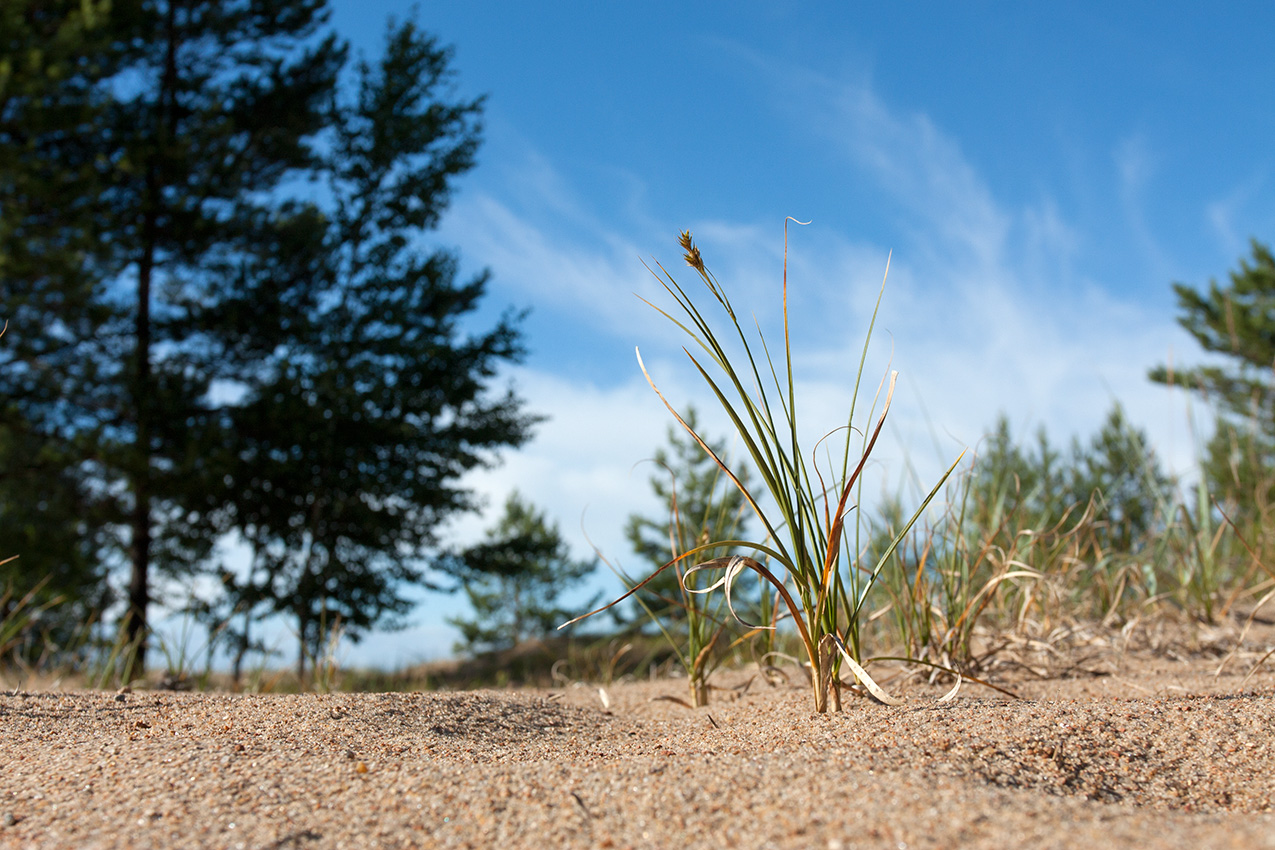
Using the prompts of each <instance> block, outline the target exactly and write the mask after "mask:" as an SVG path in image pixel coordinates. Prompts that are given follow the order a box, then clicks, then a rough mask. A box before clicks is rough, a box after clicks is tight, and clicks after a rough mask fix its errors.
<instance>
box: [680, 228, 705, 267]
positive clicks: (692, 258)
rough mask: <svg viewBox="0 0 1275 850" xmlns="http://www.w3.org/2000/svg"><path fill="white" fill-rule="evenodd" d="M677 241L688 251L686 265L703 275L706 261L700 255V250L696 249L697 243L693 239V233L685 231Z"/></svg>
mask: <svg viewBox="0 0 1275 850" xmlns="http://www.w3.org/2000/svg"><path fill="white" fill-rule="evenodd" d="M677 241H678V242H679V243H681V245H682V248H683V250H685V251H686V255H685V256H686V265H688V266H690V267H691V268H693V269H695V271H697V272H701V273H702V272H703V271H704V259H703V258H702V257H701V256H700V255H699V248H697V247H696V245H695V242H694V241H693V240H692V239H691V232H690V231H689V230H683V231H682V235H681V236H680V237H679V238H678V240H677Z"/></svg>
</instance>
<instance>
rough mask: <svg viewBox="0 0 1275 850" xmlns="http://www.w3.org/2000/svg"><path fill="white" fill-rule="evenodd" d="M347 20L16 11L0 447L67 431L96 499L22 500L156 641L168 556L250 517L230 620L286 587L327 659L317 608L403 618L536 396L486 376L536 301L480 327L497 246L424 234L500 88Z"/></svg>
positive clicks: (135, 640)
mask: <svg viewBox="0 0 1275 850" xmlns="http://www.w3.org/2000/svg"><path fill="white" fill-rule="evenodd" d="M326 19H327V11H326V7H325V3H324V0H214V2H205V3H195V4H183V3H178V2H175V0H171V1H170V0H114V2H112V3H111V4H109V5H108V4H104V3H103V4H97V3H93V2H83V3H81V2H79V0H75V2H52V3H48V2H44V0H14V2H12V3H6V4H4V8H3V10H0V20H2V21H3V22H4V24H5V26H3V27H0V197H4V198H5V202H4V204H3V205H0V303H3V304H4V305H5V309H6V310H7V311H9V314H8V315H9V318H10V324H11V331H10V334H9V335H8V336H7V337H6V338H5V339H4V341H3V342H4V345H3V347H2V348H0V398H3V399H4V400H5V407H4V409H3V410H0V453H3V452H6V451H8V450H9V449H8V445H9V444H10V443H16V442H18V441H27V440H30V441H34V442H35V443H36V444H38V445H41V446H45V447H48V452H47V453H46V458H47V459H48V462H52V463H54V464H55V465H56V467H57V468H58V469H59V470H61V471H62V473H63V475H64V477H65V478H66V479H67V480H66V482H65V483H66V484H67V489H66V492H65V493H64V494H62V495H61V496H59V499H58V500H55V502H56V504H58V505H62V504H67V505H70V504H72V503H74V502H75V500H76V499H84V500H86V501H87V502H88V504H87V505H84V506H83V508H84V509H83V510H82V511H80V512H79V513H78V515H77V520H78V523H79V524H78V525H77V526H73V527H68V526H67V525H66V523H65V522H64V520H66V519H68V518H69V517H70V509H69V508H67V509H64V508H61V507H59V508H58V509H57V510H56V511H55V510H52V509H50V510H48V511H46V512H45V514H44V515H43V517H41V516H35V515H34V514H33V513H32V511H31V509H30V508H29V507H28V503H26V502H22V501H16V502H7V503H6V506H5V508H4V510H5V511H12V512H13V513H14V518H13V520H12V521H13V522H15V523H25V524H27V525H32V526H38V525H39V524H40V523H45V524H48V525H50V527H51V528H57V529H68V528H72V529H73V530H75V531H76V534H74V535H73V537H72V539H73V540H75V541H76V543H75V545H76V546H77V547H79V549H80V550H83V551H85V552H89V551H91V552H92V554H93V556H94V557H95V558H96V560H95V563H104V564H108V565H114V564H121V563H126V564H127V565H128V566H129V571H130V581H129V591H128V611H127V613H126V615H125V621H126V623H127V625H128V629H129V642H130V644H131V645H136V646H139V654H138V658H139V662H143V661H144V659H145V642H144V639H145V635H146V612H147V608H148V606H149V603H150V599H151V595H152V585H153V584H154V581H155V576H156V573H158V574H160V575H168V576H173V577H175V578H178V579H181V580H183V581H185V580H187V579H188V578H189V577H190V576H191V575H192V573H194V572H196V571H197V570H200V569H216V568H217V567H218V566H219V565H218V564H217V563H216V559H215V554H216V553H215V544H216V543H217V541H219V540H221V539H223V538H224V535H226V534H227V533H228V532H230V533H234V534H235V535H237V537H238V538H239V539H240V540H241V541H242V542H244V543H246V544H247V546H248V547H249V549H250V550H251V551H252V553H253V562H252V565H251V568H250V571H249V572H248V574H246V575H240V574H231V575H230V576H229V578H227V579H226V580H225V581H224V582H223V583H222V584H221V587H222V589H223V590H224V591H225V596H224V597H223V598H221V599H218V600H208V601H207V608H208V612H207V616H208V617H209V619H211V620H213V621H214V622H213V625H214V627H215V628H218V629H220V628H221V627H222V626H224V625H225V624H226V622H227V621H228V620H229V619H230V616H229V615H231V614H233V615H234V620H235V621H236V622H238V621H239V620H241V619H243V620H248V621H250V620H251V619H252V618H253V617H255V616H259V615H262V614H268V613H283V614H286V615H288V616H291V617H294V618H295V619H296V622H297V624H298V632H299V634H300V638H301V641H302V643H303V645H304V647H305V650H306V651H303V652H302V653H301V657H302V658H303V659H304V658H305V657H307V655H308V656H309V657H318V655H319V652H320V649H321V642H322V640H323V634H322V631H323V630H322V628H321V627H320V623H322V622H329V623H331V622H336V621H337V620H338V619H339V621H340V622H341V624H342V628H343V629H344V630H345V633H346V634H347V635H349V636H350V637H351V638H354V639H357V637H358V636H359V635H360V634H361V633H363V632H365V631H366V630H367V629H368V628H370V627H371V626H372V625H373V624H374V623H376V624H381V625H387V626H392V625H394V624H395V623H396V622H400V621H401V615H402V614H403V613H404V612H405V610H406V607H407V605H408V603H407V601H406V599H405V597H404V596H403V595H402V591H403V590H404V589H405V588H406V587H407V586H409V585H410V584H412V583H415V582H421V581H423V580H424V579H423V574H422V571H421V568H420V566H419V565H420V564H421V563H422V562H423V558H424V557H425V556H426V554H427V552H428V550H429V549H430V547H431V546H432V545H433V544H434V543H435V542H436V541H435V540H434V529H435V528H436V526H437V524H438V523H439V522H440V521H441V520H443V519H444V518H446V517H448V516H450V515H452V514H454V513H455V512H457V511H463V510H466V509H468V508H470V507H472V504H471V501H470V497H469V495H468V494H467V492H466V491H465V490H464V489H463V488H462V487H460V486H459V483H458V482H459V480H460V478H461V477H462V476H463V475H464V474H465V472H467V471H468V470H471V469H473V468H475V467H477V466H481V465H483V464H485V463H488V462H490V461H491V460H492V456H493V452H494V451H496V450H497V449H499V448H501V447H504V446H509V445H518V444H520V443H521V442H522V441H523V440H525V439H526V438H527V437H528V435H529V433H530V428H531V425H532V424H533V421H534V420H533V418H531V417H528V416H526V415H524V414H523V413H522V412H521V402H520V400H519V399H517V398H516V397H515V396H514V395H513V394H512V393H505V394H503V395H500V394H496V395H495V396H494V397H489V395H488V388H489V385H490V383H491V382H492V380H493V379H494V376H495V373H496V370H497V367H498V365H499V364H500V363H502V362H505V361H509V360H514V359H516V358H517V357H519V356H520V355H521V351H522V349H521V341H520V336H519V333H518V331H517V328H516V324H517V319H518V317H517V316H516V315H506V316H505V317H503V318H501V319H499V320H498V321H497V322H496V324H495V327H494V328H493V329H491V330H489V331H488V332H486V333H476V332H473V331H472V330H471V329H469V328H466V332H462V330H461V321H462V319H464V318H465V317H466V316H467V315H468V314H471V313H472V312H473V311H474V310H476V308H477V305H478V302H479V301H480V299H481V297H482V296H483V294H484V292H485V284H486V279H487V278H486V274H485V273H484V274H479V275H477V276H475V277H473V278H472V279H469V280H465V281H459V280H458V279H457V277H458V265H459V264H458V260H457V259H456V258H455V257H454V256H452V255H451V254H449V253H447V252H443V251H435V252H432V253H431V252H429V251H425V250H422V248H421V237H422V235H424V234H426V233H427V232H428V231H429V230H430V229H432V228H433V227H435V226H436V224H437V223H438V220H439V217H440V216H441V214H442V212H443V210H444V209H445V208H446V206H447V203H448V201H449V199H450V193H451V191H452V182H453V180H454V178H455V177H456V176H457V175H459V174H461V173H464V172H465V171H467V170H468V169H469V168H471V167H472V166H473V164H474V155H475V151H476V149H477V146H478V143H479V117H480V112H481V99H476V100H473V99H471V100H466V99H458V98H455V97H453V96H452V93H451V72H450V69H449V61H450V52H449V51H448V50H446V49H444V48H442V47H440V46H439V45H438V44H437V43H436V42H435V41H434V39H432V38H431V37H429V36H428V35H426V34H425V33H422V32H421V31H420V30H419V29H418V28H417V27H416V26H415V25H414V24H412V23H410V22H407V23H397V24H392V25H391V26H390V27H389V31H388V36H387V41H386V49H385V52H384V54H383V56H382V57H381V58H380V59H379V60H378V61H376V62H371V63H360V64H359V65H358V66H357V67H356V68H355V69H354V72H353V75H352V78H351V79H350V80H349V85H348V86H345V85H339V83H340V81H341V79H342V70H343V69H344V68H345V67H346V59H347V49H346V47H345V46H344V45H343V44H341V43H340V42H339V41H338V39H337V37H336V36H335V35H333V34H324V33H323V32H322V29H323V27H324V24H325V22H326ZM0 495H4V496H6V498H7V496H8V494H0ZM50 504H54V502H50ZM7 521H8V519H7V517H6V516H2V515H0V523H4V522H7ZM20 554H23V555H24V556H25V554H26V553H20ZM220 575H222V576H223V577H225V576H226V575H227V571H226V570H224V569H223V570H222V571H221V572H220ZM51 589H54V590H61V588H57V587H53V586H52V585H51ZM240 615H242V617H241V616H240ZM227 636H228V638H229V639H240V638H241V639H242V641H241V642H242V645H243V646H249V647H250V646H253V645H254V641H253V639H252V638H251V636H250V635H248V634H247V632H246V628H245V629H244V631H243V633H241V634H240V635H239V636H238V637H236V636H235V635H233V634H231V633H230V632H227ZM139 641H140V642H139Z"/></svg>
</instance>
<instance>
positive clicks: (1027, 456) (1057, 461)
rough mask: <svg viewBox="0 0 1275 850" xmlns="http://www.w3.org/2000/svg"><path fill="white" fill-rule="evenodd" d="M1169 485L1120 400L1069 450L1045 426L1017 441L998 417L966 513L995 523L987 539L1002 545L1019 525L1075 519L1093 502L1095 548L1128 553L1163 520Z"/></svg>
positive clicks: (985, 525) (982, 524)
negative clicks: (1030, 438) (1029, 440)
mask: <svg viewBox="0 0 1275 850" xmlns="http://www.w3.org/2000/svg"><path fill="white" fill-rule="evenodd" d="M1172 487H1173V482H1172V481H1171V480H1170V479H1169V478H1168V476H1167V475H1165V474H1164V472H1163V471H1162V470H1161V468H1160V465H1159V461H1158V460H1157V459H1156V458H1155V456H1154V454H1153V453H1152V452H1151V449H1150V447H1149V445H1148V442H1147V437H1146V434H1145V433H1144V432H1142V431H1141V430H1140V429H1137V428H1134V427H1133V426H1131V425H1130V424H1129V423H1128V421H1127V420H1126V418H1125V415H1124V411H1123V410H1122V408H1121V407H1120V405H1119V404H1116V405H1114V406H1113V407H1112V409H1111V412H1110V413H1108V414H1107V418H1106V419H1105V420H1104V421H1103V424H1102V427H1101V428H1100V429H1099V430H1098V432H1097V433H1096V434H1095V435H1094V436H1093V437H1091V438H1090V440H1089V442H1088V444H1082V443H1080V441H1079V439H1076V440H1074V441H1073V443H1072V446H1071V451H1070V453H1069V454H1068V455H1064V454H1063V453H1062V452H1060V451H1057V450H1056V449H1054V448H1053V447H1052V446H1051V445H1050V443H1049V437H1048V435H1047V434H1046V432H1045V429H1044V428H1043V427H1042V428H1041V429H1040V430H1039V431H1038V432H1037V436H1036V439H1035V441H1034V444H1033V445H1032V446H1030V447H1026V446H1024V445H1022V444H1021V443H1019V442H1017V441H1015V440H1014V438H1013V436H1012V435H1011V433H1010V428H1009V421H1008V420H1007V419H1006V418H1005V416H1003V415H1002V416H1001V417H1000V418H999V419H998V420H997V423H996V426H995V428H994V430H993V431H992V432H991V434H989V435H988V437H987V438H986V440H985V441H984V445H983V446H981V447H980V451H979V454H978V460H977V463H976V464H975V466H974V473H973V479H972V481H971V483H970V488H971V490H970V494H969V498H970V502H971V513H970V514H969V517H968V519H969V522H970V523H972V525H973V526H974V527H976V528H979V529H988V530H992V529H1000V530H999V531H998V532H997V533H996V534H995V535H994V536H993V537H992V539H991V540H992V543H993V545H998V546H1001V547H1002V548H1007V547H1008V546H1009V545H1010V540H1009V539H1008V537H1009V536H1010V535H1012V534H1014V533H1017V530H1019V529H1037V530H1039V529H1045V528H1049V527H1051V526H1053V525H1056V524H1057V523H1059V522H1062V521H1065V520H1066V519H1068V518H1069V517H1070V518H1071V519H1072V520H1073V521H1074V520H1075V519H1077V518H1078V517H1079V516H1080V515H1081V514H1083V513H1084V512H1085V511H1086V510H1087V507H1088V505H1089V503H1090V501H1091V500H1092V501H1093V502H1094V504H1095V516H1096V518H1097V519H1098V524H1097V526H1096V527H1095V534H1096V543H1097V544H1098V546H1099V547H1100V548H1101V549H1102V550H1109V551H1118V552H1132V551H1134V550H1135V549H1136V548H1137V547H1139V546H1141V545H1143V544H1145V542H1146V541H1147V540H1148V538H1149V533H1150V532H1152V531H1153V530H1155V528H1156V527H1157V525H1161V526H1162V525H1163V524H1164V523H1165V522H1166V521H1167V514H1168V505H1169V503H1170V499H1171V496H1172Z"/></svg>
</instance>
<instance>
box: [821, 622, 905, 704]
mask: <svg viewBox="0 0 1275 850" xmlns="http://www.w3.org/2000/svg"><path fill="white" fill-rule="evenodd" d="M828 637H830V638H832V643H833V645H835V646H836V647H837V650H838V651H839V652H840V653H841V657H842V659H844V660H845V662H846V664H847V666H849V667H850V670H851V672H853V673H854V675H855V678H856V679H858V680H859V681H860V682H862V683H863V686H864V687H865V688H867V689H868V693H870V694H872V696H874V697H875V698H876V699H877V701H878V702H882V703H884V704H886V705H903V700H901V699H899V698H898V697H892V696H890V695H889V694H888V693H886V692H885V688H883V687H881V686H880V685H878V684H877V683H876V682H875V681H874V680H873V678H872V677H871V676H869V675H868V671H867V670H864V669H863V667H862V666H860V665H859V662H858V661H855V660H854V658H853V657H852V656H851V655H850V651H849V650H848V649H846V645H845V644H844V643H843V642H842V641H841V638H839V637H837V636H836V635H831V634H830V635H828Z"/></svg>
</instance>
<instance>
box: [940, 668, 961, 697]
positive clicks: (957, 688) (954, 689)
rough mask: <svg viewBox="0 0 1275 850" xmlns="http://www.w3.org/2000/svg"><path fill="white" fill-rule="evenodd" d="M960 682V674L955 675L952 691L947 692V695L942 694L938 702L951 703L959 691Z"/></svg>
mask: <svg viewBox="0 0 1275 850" xmlns="http://www.w3.org/2000/svg"><path fill="white" fill-rule="evenodd" d="M962 681H964V680H963V679H962V678H961V674H960V673H957V674H956V684H955V685H953V686H952V690H950V691H948V692H947V693H945V694H943V696H941V697H939V702H951V701H952V700H954V699H956V692H957V691H959V690H960V689H961V682H962Z"/></svg>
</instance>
